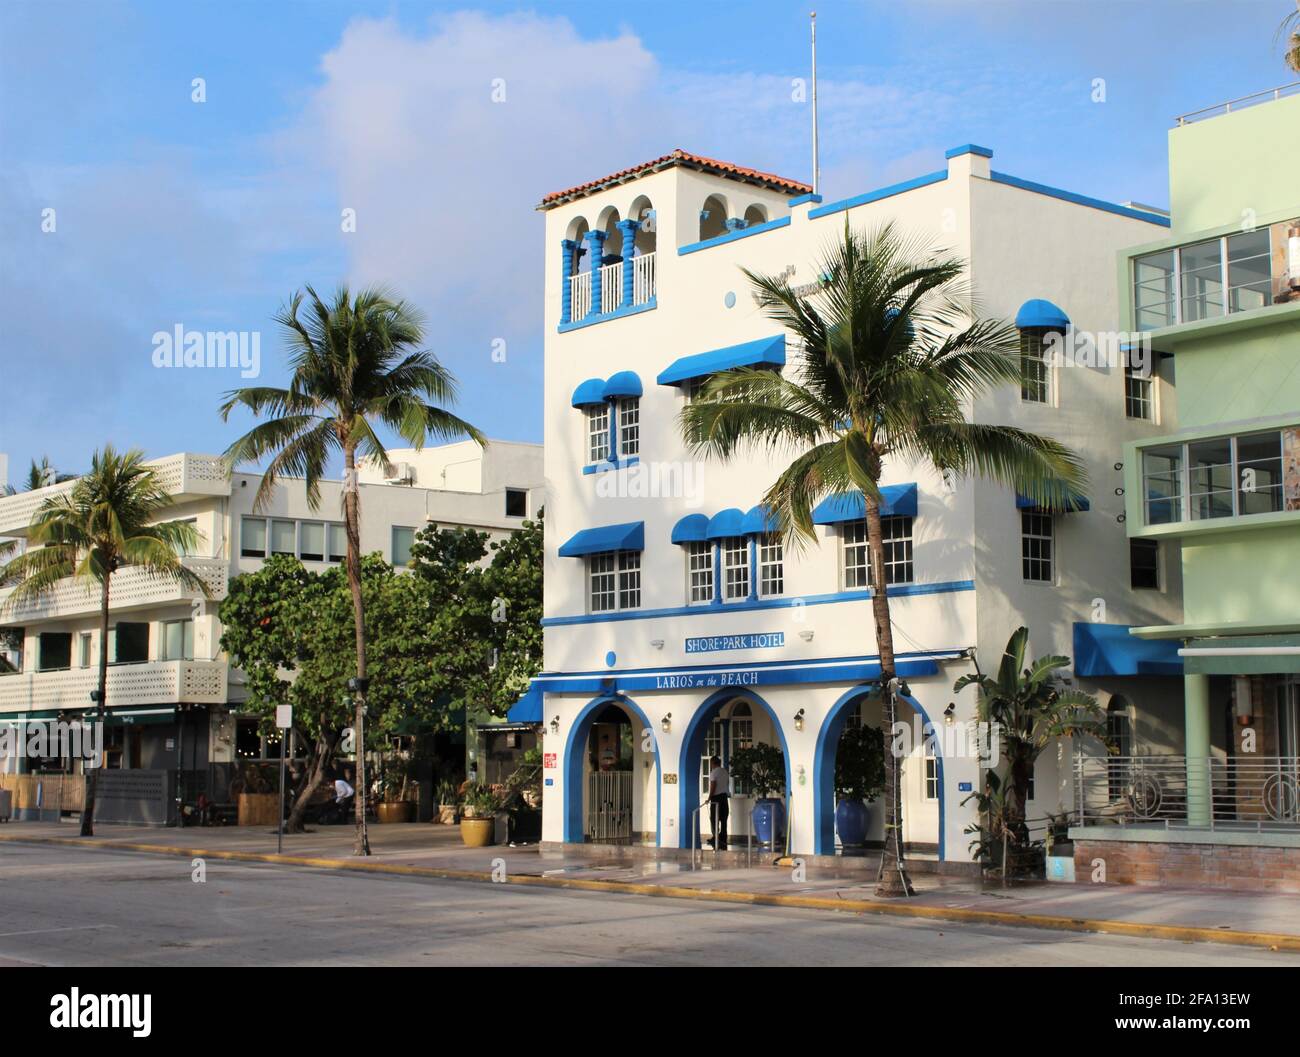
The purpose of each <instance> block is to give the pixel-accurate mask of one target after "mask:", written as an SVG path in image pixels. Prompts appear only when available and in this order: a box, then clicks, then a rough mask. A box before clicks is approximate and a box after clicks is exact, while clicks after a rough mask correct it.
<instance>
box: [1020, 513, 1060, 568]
mask: <svg viewBox="0 0 1300 1057" xmlns="http://www.w3.org/2000/svg"><path fill="white" fill-rule="evenodd" d="M1053 527H1054V526H1053V525H1052V515H1051V514H1041V513H1038V512H1036V511H1028V510H1026V511H1022V512H1021V514H1020V565H1021V574H1022V575H1023V576H1024V578H1025V579H1026V580H1029V581H1031V582H1033V583H1044V584H1050V583H1052V579H1053V578H1052V529H1053Z"/></svg>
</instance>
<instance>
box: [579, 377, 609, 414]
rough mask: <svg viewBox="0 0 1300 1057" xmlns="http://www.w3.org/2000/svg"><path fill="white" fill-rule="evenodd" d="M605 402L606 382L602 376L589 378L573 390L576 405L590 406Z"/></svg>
mask: <svg viewBox="0 0 1300 1057" xmlns="http://www.w3.org/2000/svg"><path fill="white" fill-rule="evenodd" d="M604 402H605V383H604V381H603V380H602V379H600V378H588V379H587V380H586V381H585V382H583V383H582V384H581V385H580V386H578V388H577V389H575V390H574V391H573V406H574V407H590V406H591V405H592V404H603V403H604Z"/></svg>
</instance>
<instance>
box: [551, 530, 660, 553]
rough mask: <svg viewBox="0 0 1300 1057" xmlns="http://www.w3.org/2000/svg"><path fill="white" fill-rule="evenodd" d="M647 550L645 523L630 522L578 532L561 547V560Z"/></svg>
mask: <svg viewBox="0 0 1300 1057" xmlns="http://www.w3.org/2000/svg"><path fill="white" fill-rule="evenodd" d="M643 550H645V522H644V521H629V522H628V523H627V524H625V525H601V526H599V527H598V528H589V529H583V530H582V531H581V532H576V533H574V534H573V535H572V536H570V537H569V539H568V540H566V541H565V542H564V543H562V544H561V545H560V552H559V553H560V557H561V558H581V557H584V556H585V555H588V554H606V553H608V552H609V551H643Z"/></svg>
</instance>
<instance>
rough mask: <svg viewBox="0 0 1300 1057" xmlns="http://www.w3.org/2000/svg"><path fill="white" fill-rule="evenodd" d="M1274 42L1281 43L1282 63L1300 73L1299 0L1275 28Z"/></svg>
mask: <svg viewBox="0 0 1300 1057" xmlns="http://www.w3.org/2000/svg"><path fill="white" fill-rule="evenodd" d="M1276 40H1281V41H1283V52H1282V61H1283V62H1285V63H1286V64H1287V66H1289V67H1290V68H1291V69H1292V70H1293V71H1295V72H1296V73H1300V0H1296V9H1295V10H1294V11H1292V12H1291V13H1290V14H1289V15H1287V16H1286V18H1284V19H1282V24H1281V25H1280V26H1278V27H1277V36H1276V38H1275V41H1276Z"/></svg>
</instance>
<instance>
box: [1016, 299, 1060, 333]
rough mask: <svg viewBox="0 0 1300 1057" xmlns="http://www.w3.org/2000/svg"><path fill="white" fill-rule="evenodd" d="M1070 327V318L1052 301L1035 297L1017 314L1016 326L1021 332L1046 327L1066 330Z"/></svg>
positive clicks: (1021, 307) (1022, 306)
mask: <svg viewBox="0 0 1300 1057" xmlns="http://www.w3.org/2000/svg"><path fill="white" fill-rule="evenodd" d="M1069 325H1070V317H1069V316H1067V315H1066V314H1065V312H1063V311H1062V310H1061V309H1060V308H1059V307H1058V306H1057V305H1054V304H1052V302H1051V301H1045V300H1044V299H1043V298H1041V297H1035V298H1033V299H1031V300H1029V301H1026V302H1025V303H1024V304H1023V305H1021V306H1020V311H1019V312H1017V313H1016V326H1017V327H1019V328H1020V329H1021V330H1024V329H1025V328H1027V327H1045V328H1047V329H1049V330H1065V329H1066V328H1067V327H1068V326H1069Z"/></svg>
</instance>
